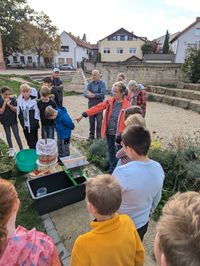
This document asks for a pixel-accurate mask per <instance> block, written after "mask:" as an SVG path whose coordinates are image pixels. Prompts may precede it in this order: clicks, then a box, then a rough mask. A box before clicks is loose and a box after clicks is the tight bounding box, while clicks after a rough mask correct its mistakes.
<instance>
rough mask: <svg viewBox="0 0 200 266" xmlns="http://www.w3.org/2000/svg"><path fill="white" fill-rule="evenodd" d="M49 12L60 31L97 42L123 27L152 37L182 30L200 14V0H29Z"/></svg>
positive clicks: (35, 6) (150, 38)
mask: <svg viewBox="0 0 200 266" xmlns="http://www.w3.org/2000/svg"><path fill="white" fill-rule="evenodd" d="M28 4H29V6H30V7H32V8H33V9H34V10H35V11H37V12H40V11H43V12H44V13H45V14H47V15H48V16H49V17H50V18H51V20H52V24H53V25H55V26H57V27H58V29H59V33H62V31H66V32H71V33H72V34H73V35H75V36H80V37H81V38H82V37H83V34H84V33H85V34H86V37H87V41H88V42H90V43H96V42H97V41H99V40H101V39H103V38H105V37H106V36H108V35H110V34H111V33H113V32H115V31H116V30H118V29H120V28H125V29H126V30H128V31H131V32H133V33H134V34H135V35H137V36H142V37H147V38H148V39H149V40H153V39H155V38H158V37H160V36H162V35H165V33H166V30H167V29H168V31H169V32H170V33H175V32H177V31H182V30H183V29H184V28H186V27H187V26H188V25H190V24H191V23H193V22H194V21H195V20H196V17H198V16H199V17H200V1H199V0H99V1H94V0H71V1H70V0H53V1H52V0H28Z"/></svg>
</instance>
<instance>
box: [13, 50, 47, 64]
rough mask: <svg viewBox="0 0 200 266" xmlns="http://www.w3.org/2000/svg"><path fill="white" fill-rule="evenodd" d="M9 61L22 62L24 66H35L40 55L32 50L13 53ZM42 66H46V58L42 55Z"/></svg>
mask: <svg viewBox="0 0 200 266" xmlns="http://www.w3.org/2000/svg"><path fill="white" fill-rule="evenodd" d="M8 61H9V63H10V64H13V63H15V62H21V63H23V64H24V67H30V68H34V67H37V66H38V56H37V54H34V53H32V52H31V51H24V53H23V54H22V53H13V54H12V55H10V56H8ZM40 66H41V67H44V59H43V57H42V56H41V58H40Z"/></svg>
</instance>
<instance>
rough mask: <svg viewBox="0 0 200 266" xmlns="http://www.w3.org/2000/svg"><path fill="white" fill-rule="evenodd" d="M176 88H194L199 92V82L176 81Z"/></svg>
mask: <svg viewBox="0 0 200 266" xmlns="http://www.w3.org/2000/svg"><path fill="white" fill-rule="evenodd" d="M177 88H178V89H184V90H194V91H199V92H200V84H194V83H184V82H178V83H177Z"/></svg>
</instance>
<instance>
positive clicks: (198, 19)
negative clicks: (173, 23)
mask: <svg viewBox="0 0 200 266" xmlns="http://www.w3.org/2000/svg"><path fill="white" fill-rule="evenodd" d="M198 22H200V17H197V18H196V20H195V21H194V22H193V23H192V24H190V25H189V26H188V27H187V28H185V29H184V30H182V31H181V32H180V33H179V34H177V35H176V36H175V37H174V38H173V39H172V40H171V41H170V43H173V42H174V41H175V40H176V39H178V38H179V37H180V36H181V35H182V34H183V33H185V32H186V31H188V30H189V29H191V28H192V27H193V26H194V25H195V24H197V23H198Z"/></svg>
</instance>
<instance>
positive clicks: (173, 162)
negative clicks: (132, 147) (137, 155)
mask: <svg viewBox="0 0 200 266" xmlns="http://www.w3.org/2000/svg"><path fill="white" fill-rule="evenodd" d="M179 144H180V143H179ZM149 156H150V158H151V159H153V160H155V161H158V162H159V163H160V164H161V165H162V167H163V169H164V172H165V180H164V186H163V193H162V199H161V201H160V203H159V205H158V207H157V209H156V210H155V213H154V216H153V217H154V219H156V220H157V219H158V218H159V216H160V213H161V211H162V207H163V206H164V204H165V203H166V201H167V200H168V198H169V197H170V196H172V195H173V194H175V193H176V192H178V191H180V192H185V191H189V190H191V191H200V147H195V146H190V145H189V146H187V147H185V146H183V147H180V148H178V149H174V148H173V149H161V148H158V149H151V150H150V152H149Z"/></svg>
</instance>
